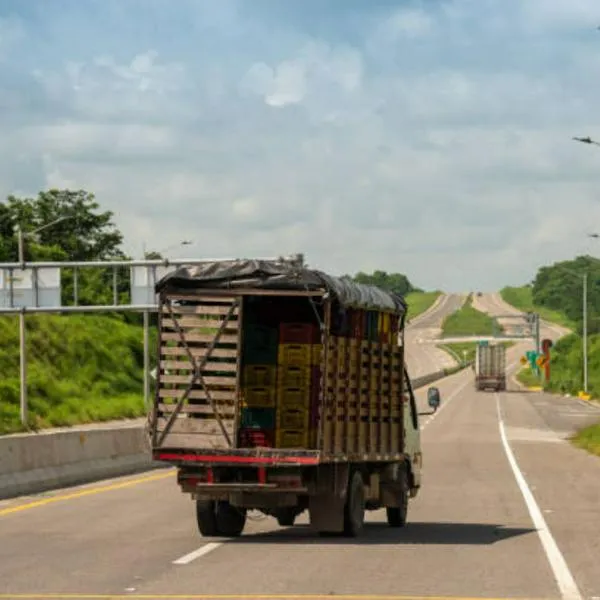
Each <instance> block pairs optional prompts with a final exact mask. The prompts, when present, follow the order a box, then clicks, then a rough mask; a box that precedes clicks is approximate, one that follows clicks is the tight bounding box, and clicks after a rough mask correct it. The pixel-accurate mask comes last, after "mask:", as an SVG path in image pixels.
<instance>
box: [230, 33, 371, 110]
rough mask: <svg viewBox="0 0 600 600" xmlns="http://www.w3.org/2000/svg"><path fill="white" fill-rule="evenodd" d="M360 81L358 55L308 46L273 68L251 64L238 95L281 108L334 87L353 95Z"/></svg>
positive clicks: (317, 45) (343, 49) (345, 51)
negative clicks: (295, 55)
mask: <svg viewBox="0 0 600 600" xmlns="http://www.w3.org/2000/svg"><path fill="white" fill-rule="evenodd" d="M361 80H362V61H361V56H360V53H359V52H357V51H356V50H354V49H352V48H348V47H339V48H337V47H333V48H332V47H329V46H327V45H326V44H323V43H315V42H311V43H308V44H306V45H305V46H304V47H302V48H301V49H300V51H299V53H298V56H297V57H295V58H293V59H287V60H283V61H281V62H280V63H278V64H276V65H275V66H272V67H271V66H269V65H267V64H265V63H262V62H261V63H255V64H253V65H252V66H251V67H250V68H249V69H248V71H247V72H246V74H245V75H244V77H243V79H242V81H241V83H240V89H241V91H242V93H248V92H250V93H254V94H256V95H259V96H262V97H263V99H264V102H265V103H266V104H268V105H269V106H273V107H283V106H287V105H291V104H299V103H301V102H303V101H304V100H305V99H306V98H307V96H309V95H312V96H314V95H318V94H319V92H320V91H321V90H323V88H327V89H330V88H329V87H328V86H330V85H334V86H335V87H336V90H337V89H339V90H341V91H343V92H346V93H351V92H354V91H356V90H357V89H358V88H359V87H360V85H361Z"/></svg>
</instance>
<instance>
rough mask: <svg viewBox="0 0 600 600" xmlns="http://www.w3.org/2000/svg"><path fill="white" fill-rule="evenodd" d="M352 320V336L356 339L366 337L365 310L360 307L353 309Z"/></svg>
mask: <svg viewBox="0 0 600 600" xmlns="http://www.w3.org/2000/svg"><path fill="white" fill-rule="evenodd" d="M350 322H351V326H352V331H351V337H353V338H354V339H356V340H362V339H363V338H364V332H365V313H364V311H362V310H360V309H356V310H353V311H352V316H351V319H350Z"/></svg>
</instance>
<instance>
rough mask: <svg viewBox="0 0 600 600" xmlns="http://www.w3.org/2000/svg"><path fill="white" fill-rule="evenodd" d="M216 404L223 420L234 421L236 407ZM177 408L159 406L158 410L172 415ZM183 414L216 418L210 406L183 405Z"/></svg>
mask: <svg viewBox="0 0 600 600" xmlns="http://www.w3.org/2000/svg"><path fill="white" fill-rule="evenodd" d="M215 404H216V405H217V410H218V411H219V414H220V415H221V418H222V419H226V420H232V419H233V417H234V413H235V405H233V404H229V403H224V402H216V401H215ZM176 406H177V405H176V404H159V405H158V410H159V411H160V412H162V413H172V412H173V411H174V410H175V408H176ZM181 412H182V414H193V415H198V417H202V416H203V415H205V416H210V417H211V418H213V419H214V418H215V417H214V414H215V411H214V410H213V409H212V406H211V405H210V404H187V403H185V404H184V405H183V408H182V409H181Z"/></svg>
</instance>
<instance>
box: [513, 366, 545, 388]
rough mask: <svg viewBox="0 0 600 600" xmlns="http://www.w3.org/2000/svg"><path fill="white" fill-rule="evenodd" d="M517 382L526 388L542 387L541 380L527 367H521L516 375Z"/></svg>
mask: <svg viewBox="0 0 600 600" xmlns="http://www.w3.org/2000/svg"><path fill="white" fill-rule="evenodd" d="M517 381H518V382H519V383H522V384H523V385H524V386H526V387H538V386H541V385H542V380H541V379H540V378H539V377H538V376H537V375H536V374H535V373H534V372H533V371H532V370H531V369H530V368H529V367H523V368H522V369H521V370H520V371H519V372H518V373H517Z"/></svg>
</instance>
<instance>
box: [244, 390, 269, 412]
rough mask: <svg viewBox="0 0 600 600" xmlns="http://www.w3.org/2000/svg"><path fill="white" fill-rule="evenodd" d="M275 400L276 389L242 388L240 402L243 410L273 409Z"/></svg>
mask: <svg viewBox="0 0 600 600" xmlns="http://www.w3.org/2000/svg"><path fill="white" fill-rule="evenodd" d="M276 400H277V388H275V387H274V386H270V387H244V388H242V402H241V405H242V406H243V407H244V408H273V407H274V406H275V404H276Z"/></svg>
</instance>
